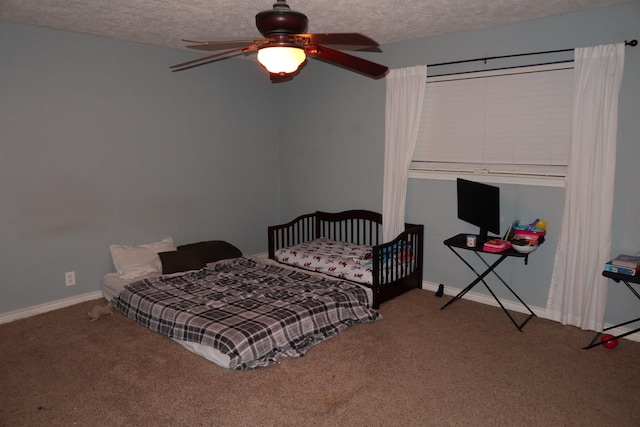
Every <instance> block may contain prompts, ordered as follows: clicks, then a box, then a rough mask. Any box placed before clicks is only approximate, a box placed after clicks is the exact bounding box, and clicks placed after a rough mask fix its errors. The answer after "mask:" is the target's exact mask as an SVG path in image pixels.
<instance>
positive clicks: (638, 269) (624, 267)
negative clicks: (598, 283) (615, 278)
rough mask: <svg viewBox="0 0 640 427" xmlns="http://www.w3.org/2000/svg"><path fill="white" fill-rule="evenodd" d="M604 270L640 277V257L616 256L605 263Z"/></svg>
mask: <svg viewBox="0 0 640 427" xmlns="http://www.w3.org/2000/svg"><path fill="white" fill-rule="evenodd" d="M604 269H605V271H610V272H612V273H617V274H624V275H626V276H635V275H640V255H618V256H617V257H615V258H614V259H612V260H611V261H609V262H608V263H606V264H605V265H604Z"/></svg>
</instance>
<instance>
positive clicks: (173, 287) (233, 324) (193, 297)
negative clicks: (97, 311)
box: [101, 238, 381, 370]
mask: <svg viewBox="0 0 640 427" xmlns="http://www.w3.org/2000/svg"><path fill="white" fill-rule="evenodd" d="M110 250H111V255H112V259H113V262H114V266H115V267H116V271H115V272H114V273H108V274H107V275H105V276H104V277H103V279H102V282H101V289H102V292H103V295H104V296H105V298H106V299H107V300H108V301H109V304H110V305H111V306H112V307H114V308H115V309H116V310H118V311H119V312H121V313H122V314H124V315H125V316H127V317H128V318H130V319H132V320H134V321H136V322H137V323H139V324H141V325H143V326H145V327H147V328H148V329H150V330H152V331H155V332H158V333H160V334H162V335H165V336H167V337H169V338H171V339H173V340H174V341H175V342H177V343H178V344H180V345H182V346H183V347H185V348H186V349H187V350H189V351H191V352H193V353H196V354H198V355H200V356H202V357H205V358H206V359H208V360H210V361H212V362H214V363H216V364H218V365H220V366H222V367H225V368H230V369H238V370H247V369H255V368H262V367H266V366H270V365H272V364H275V363H278V362H279V361H280V360H282V359H283V358H287V357H300V356H303V355H304V354H305V353H306V352H307V351H308V350H309V349H310V348H311V347H313V346H314V345H316V344H318V343H320V342H322V341H324V340H326V339H328V338H331V337H333V336H335V335H337V334H339V333H340V332H342V331H344V330H346V329H347V328H349V327H351V326H353V325H355V324H358V323H365V322H373V321H375V320H378V319H380V318H381V316H380V314H379V313H377V312H376V311H375V310H373V309H372V307H371V306H372V301H373V295H372V293H371V292H370V290H369V288H367V287H363V286H361V285H358V284H356V283H353V282H350V281H346V280H336V279H334V278H330V277H327V276H325V275H322V274H318V273H313V272H309V271H305V270H301V269H296V268H291V267H286V266H283V265H281V264H279V263H276V262H274V261H272V260H269V259H267V258H261V257H253V256H247V255H244V254H242V253H241V252H240V250H238V249H237V248H236V247H235V246H233V245H232V244H230V243H228V242H224V241H207V242H199V243H195V244H189V245H183V246H178V247H175V246H174V244H173V240H172V239H171V238H166V239H164V240H162V241H161V242H156V243H151V244H147V245H138V246H126V245H111V247H110Z"/></svg>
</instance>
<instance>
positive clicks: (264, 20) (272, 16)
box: [256, 0, 309, 37]
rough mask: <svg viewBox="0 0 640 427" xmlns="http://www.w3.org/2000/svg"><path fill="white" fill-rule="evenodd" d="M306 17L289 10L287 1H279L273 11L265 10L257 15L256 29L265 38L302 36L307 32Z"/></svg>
mask: <svg viewBox="0 0 640 427" xmlns="http://www.w3.org/2000/svg"><path fill="white" fill-rule="evenodd" d="M308 22H309V21H308V19H307V17H306V15H304V14H303V13H300V12H296V11H294V10H291V9H290V8H289V5H287V3H286V1H280V0H278V3H276V4H274V5H273V9H272V10H265V11H263V12H260V13H258V14H257V15H256V27H258V31H260V34H262V35H263V36H265V37H270V36H272V35H274V34H301V33H305V32H306V31H307V25H308Z"/></svg>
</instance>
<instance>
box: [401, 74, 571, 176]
mask: <svg viewBox="0 0 640 427" xmlns="http://www.w3.org/2000/svg"><path fill="white" fill-rule="evenodd" d="M573 80H574V79H573V64H572V63H569V64H567V63H563V64H550V65H549V64H547V65H537V66H531V67H521V68H515V69H504V70H492V71H483V72H473V73H464V74H457V75H450V76H440V77H429V78H427V85H426V89H425V97H424V107H423V112H422V114H423V117H422V123H421V128H420V133H419V136H418V142H417V145H416V148H415V151H414V156H413V161H412V163H411V169H412V170H423V171H424V170H426V171H436V172H462V173H484V174H497V175H521V176H522V175H533V176H556V177H563V176H564V175H565V171H566V167H567V163H568V157H569V143H570V140H571V114H572V106H573Z"/></svg>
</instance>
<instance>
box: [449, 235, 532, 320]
mask: <svg viewBox="0 0 640 427" xmlns="http://www.w3.org/2000/svg"><path fill="white" fill-rule="evenodd" d="M496 238H498V237H496ZM444 244H445V245H446V246H447V247H448V248H449V249H451V251H452V252H453V253H454V254H456V256H457V257H458V258H460V260H462V262H464V263H465V264H466V266H467V267H469V268H470V269H471V271H473V272H474V273H475V274H476V276H477V277H476V279H475V280H473V281H472V282H471V283H469V285H467V287H466V288H464V289H463V290H461V291H460V292H459V293H458V295H456V296H455V297H453V298H451V299H450V300H449V302H447V303H446V304H445V305H443V306H442V307H441V308H440V309H441V310H444V309H445V308H446V307H447V306H449V305H451V304H453V303H454V302H456V301H458V300H459V299H460V298H462V297H463V296H464V295H465V294H466V293H467V292H469V291H470V290H471V289H472V288H473V287H474V286H475V285H477V284H478V283H480V282H482V283H483V284H484V286H485V287H486V288H487V289H488V290H489V292H490V293H491V295H493V298H495V300H496V301H497V302H498V305H500V307H501V308H502V310H503V311H504V312H505V313H506V314H507V316H509V319H511V321H512V322H513V324H514V325H515V326H516V328H518V330H519V331H520V332H522V328H523V327H524V325H526V324H527V323H528V322H529V320H531V318H532V317H536V315H535V313H534V312H533V311H531V309H530V308H529V306H528V305H527V304H526V303H525V302H524V301H523V300H522V299H521V298H520V297H519V296H518V294H516V293H515V292H514V291H513V289H511V287H510V286H509V285H508V284H507V283H506V282H505V281H504V280H503V279H502V277H500V276H499V275H498V273H497V272H496V271H495V269H496V267H497V266H498V265H500V264H501V263H502V261H504V260H505V259H507V258H509V257H514V258H524V263H525V264H527V263H528V261H529V254H523V253H520V252H518V251H516V250H515V249H513V248H509V249H507V250H504V251H502V252H497V253H495V252H488V251H485V250H483V249H482V245H483V243H482V242H478V243H477V245H476V246H473V247H469V246H467V234H458V235H456V236H453V237H451V238H449V239H447V240H445V241H444ZM456 249H464V250H468V251H472V252H474V253H475V254H476V255H477V256H478V258H480V260H481V261H482V262H483V263H484V265H485V266H486V267H487V268H486V270H485V271H484V272H482V273H478V271H476V269H475V268H474V267H473V266H472V265H471V264H470V263H469V262H467V260H465V259H464V258H463V257H462V255H460V254H459V253H458V252H457V251H456ZM482 253H484V254H490V255H497V256H498V260H497V261H495V262H494V263H493V264H489V263H488V262H487V261H486V260H485V259H484V258H483V257H482V256H481V255H480V254H482ZM489 273H493V274H494V275H495V276H496V277H497V278H498V279H499V280H500V281H501V282H502V284H503V285H504V286H506V288H507V289H509V291H511V293H512V294H513V295H514V296H515V297H516V298H517V299H518V301H520V303H521V304H522V305H523V306H524V307H525V308H526V309H527V311H528V312H529V316H528V317H527V318H526V319H525V320H524V321H523V322H522V323H521V324H518V322H516V320H515V319H514V318H513V316H511V313H509V311H508V310H507V309H506V308H505V307H504V305H503V304H502V302H501V301H500V299H499V298H498V297H497V296H496V294H495V293H494V292H493V290H491V288H490V287H489V285H488V284H487V282H486V281H485V280H484V279H485V277H487V276H488V275H489Z"/></svg>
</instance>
